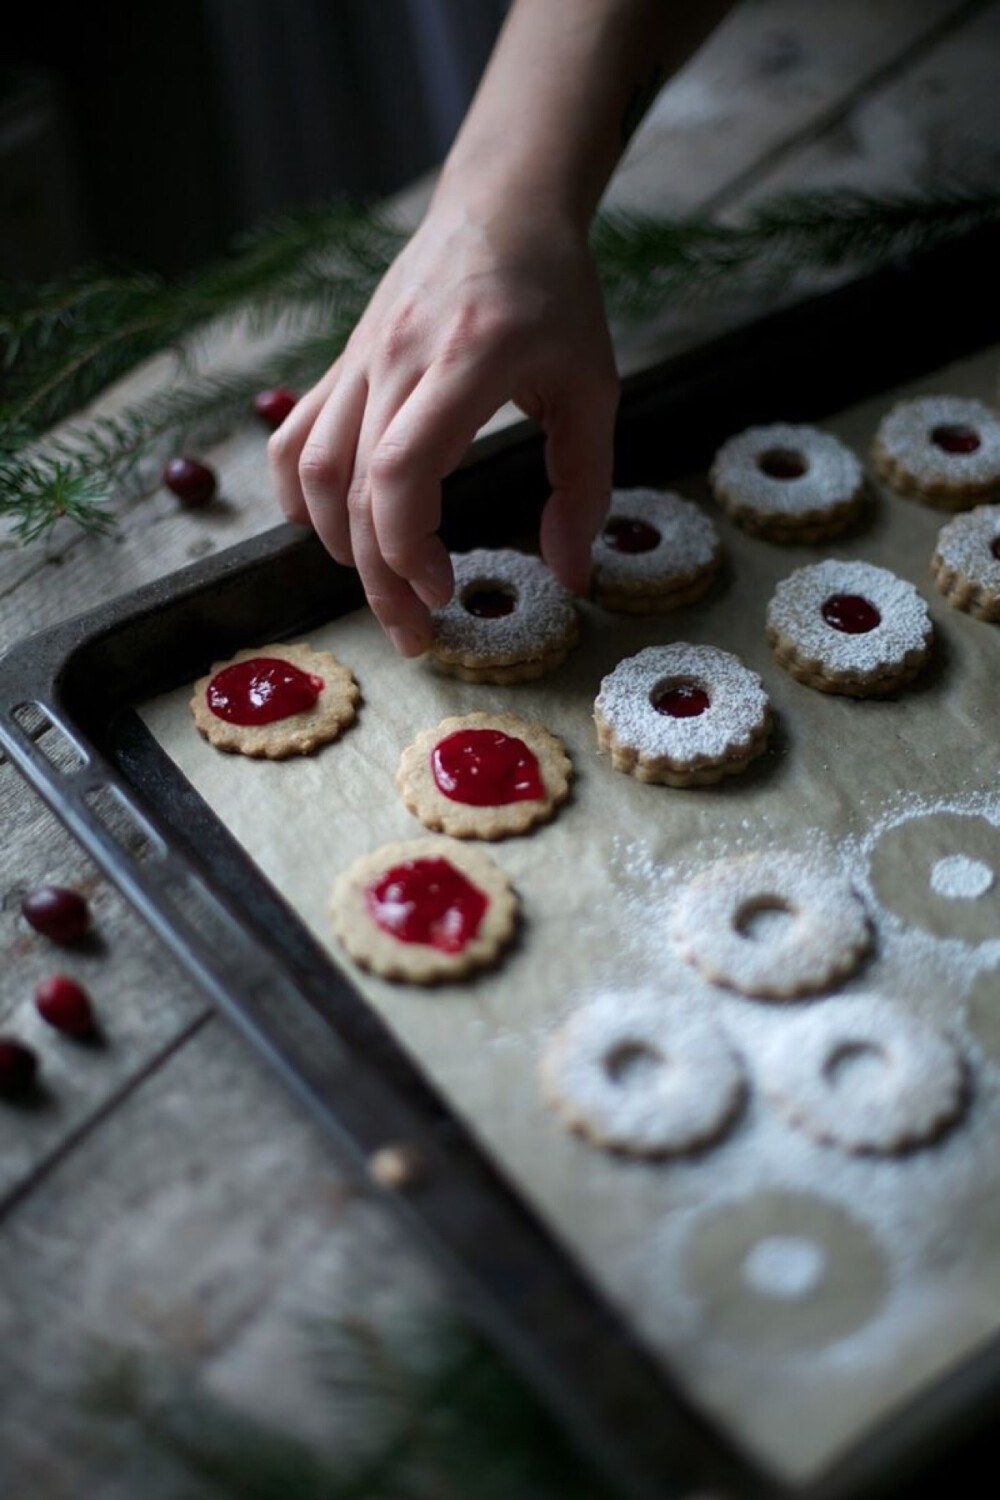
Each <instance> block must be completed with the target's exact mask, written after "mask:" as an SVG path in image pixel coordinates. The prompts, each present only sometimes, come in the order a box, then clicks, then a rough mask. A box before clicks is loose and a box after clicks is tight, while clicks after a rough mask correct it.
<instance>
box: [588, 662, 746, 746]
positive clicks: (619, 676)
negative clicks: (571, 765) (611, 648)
mask: <svg viewBox="0 0 1000 1500" xmlns="http://www.w3.org/2000/svg"><path fill="white" fill-rule="evenodd" d="M672 682H691V683H694V684H695V685H696V686H698V687H700V688H702V689H703V691H704V692H705V693H707V695H708V698H709V707H708V708H707V709H706V710H705V711H704V713H701V714H699V715H698V716H697V717H694V718H687V719H674V718H670V717H669V716H668V715H666V714H661V713H658V712H657V710H656V709H655V708H654V707H653V704H652V702H651V697H652V695H653V693H654V691H655V690H656V689H657V688H660V687H663V686H666V685H668V684H670V683H672ZM594 706H595V709H596V710H598V711H599V712H600V714H601V715H602V717H603V718H604V719H605V721H606V722H607V724H608V725H609V726H610V728H611V729H612V730H613V731H614V733H615V735H616V737H617V739H618V741H619V742H620V743H621V744H622V745H626V746H628V747H629V748H631V749H634V750H636V751H638V753H639V754H640V755H645V756H648V757H650V758H652V759H659V758H667V759H670V760H677V761H685V762H688V761H690V762H692V763H697V762H698V761H700V760H702V759H705V760H719V759H721V758H723V757H724V756H726V755H728V754H729V753H730V752H733V751H736V750H740V749H743V748H744V747H745V746H747V745H749V744H750V743H751V742H752V741H753V740H754V739H755V738H756V737H757V736H758V735H759V733H760V731H761V728H762V727H763V724H764V722H765V719H766V717H767V712H768V697H767V693H766V692H765V691H764V686H763V683H762V682H761V680H760V678H759V677H758V676H757V674H756V672H751V671H750V669H749V667H745V666H744V665H743V663H742V662H741V661H740V659H739V657H737V656H734V655H733V654H732V653H731V652H729V651H721V650H719V648H718V647H716V646H694V645H688V644H685V643H677V644H674V645H670V646H647V647H646V648H645V650H643V651H640V652H638V653H637V654H636V655H635V656H629V657H626V658H625V660H624V661H620V662H619V663H618V665H617V666H616V667H615V669H614V671H613V672H610V673H609V674H608V676H607V677H605V678H604V681H603V682H602V683H601V690H600V692H599V693H598V695H597V702H596V703H595V705H594Z"/></svg>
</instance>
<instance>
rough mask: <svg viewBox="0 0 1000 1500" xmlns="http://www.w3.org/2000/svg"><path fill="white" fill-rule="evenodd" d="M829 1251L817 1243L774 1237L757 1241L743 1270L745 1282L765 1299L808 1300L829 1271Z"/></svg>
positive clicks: (786, 1235)
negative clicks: (827, 1265)
mask: <svg viewBox="0 0 1000 1500" xmlns="http://www.w3.org/2000/svg"><path fill="white" fill-rule="evenodd" d="M826 1260H827V1257H826V1251H825V1250H824V1249H823V1247H822V1245H819V1244H817V1243H816V1242H815V1241H814V1240H806V1239H802V1238H800V1237H799V1236H797V1235H789V1234H781V1235H778V1234H774V1235H768V1236H767V1238H766V1239H763V1240H758V1241H757V1243H756V1245H754V1246H753V1247H752V1248H751V1250H750V1253H749V1254H748V1255H747V1257H746V1259H745V1260H744V1262H743V1265H742V1267H741V1270H742V1275H743V1280H744V1281H745V1282H746V1283H747V1285H748V1286H749V1287H751V1288H752V1289H753V1290H754V1291H755V1292H759V1293H760V1294H761V1296H764V1297H775V1298H777V1299H779V1300H781V1301H788V1300H792V1299H797V1298H800V1297H808V1295H809V1293H810V1292H813V1291H815V1290H816V1288H817V1287H818V1286H819V1284H820V1282H821V1281H822V1279H823V1272H824V1270H825V1269H826Z"/></svg>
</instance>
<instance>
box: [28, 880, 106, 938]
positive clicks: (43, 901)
mask: <svg viewBox="0 0 1000 1500" xmlns="http://www.w3.org/2000/svg"><path fill="white" fill-rule="evenodd" d="M21 915H22V916H23V917H24V920H25V921H26V922H27V923H28V925H29V926H30V927H33V928H34V929H35V931H36V932H40V933H41V934H42V936H43V937H47V938H51V939H52V941H53V942H54V943H78V942H79V941H80V939H81V938H82V937H83V935H84V933H85V932H86V931H87V928H88V927H89V926H90V911H89V909H88V907H87V903H86V901H84V899H83V897H82V896H81V895H80V893H79V891H71V890H68V889H67V888H66V887H65V886H61V885H41V886H39V887H38V890H37V891H31V892H30V894H29V895H27V896H25V898H24V900H23V901H22V902H21Z"/></svg>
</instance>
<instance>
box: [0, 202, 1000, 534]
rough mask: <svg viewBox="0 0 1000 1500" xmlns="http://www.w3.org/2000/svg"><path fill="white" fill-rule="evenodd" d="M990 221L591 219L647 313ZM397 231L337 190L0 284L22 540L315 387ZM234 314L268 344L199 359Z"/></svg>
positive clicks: (883, 206)
mask: <svg viewBox="0 0 1000 1500" xmlns="http://www.w3.org/2000/svg"><path fill="white" fill-rule="evenodd" d="M997 223H1000V194H997V193H996V192H995V191H986V190H977V189H974V188H955V189H946V190H939V191H937V192H934V193H932V194H909V195H904V194H896V195H891V196H878V195H872V194H868V193H861V192H856V191H853V190H846V189H838V190H833V191H818V192H807V193H789V194H783V195H781V196H779V197H776V198H772V199H769V200H766V201H764V202H762V203H759V204H757V205H755V206H751V207H750V208H749V209H747V210H745V211H744V212H743V213H741V215H740V216H739V217H738V218H736V219H734V220H733V221H732V222H720V221H717V220H714V219H709V218H704V217H687V218H653V217H649V216H642V215H637V214H622V213H613V214H605V215H602V216H599V217H598V219H597V221H596V223H595V226H594V231H593V246H594V251H595V255H596V258H597V262H598V266H599V269H600V272H601V276H602V281H603V284H604V288H605V293H606V297H607V301H608V306H609V309H610V310H611V312H612V313H613V314H616V315H621V316H629V317H633V318H638V317H646V316H650V315H652V314H654V313H656V312H658V311H661V310H663V309H664V308H666V307H669V306H673V305H676V304H677V303H679V302H680V301H681V300H684V299H687V300H691V299H695V298H697V297H699V296H706V295H710V294H718V293H719V291H720V288H721V289H724V290H725V293H726V295H736V294H740V293H745V292H747V291H751V290H753V291H757V290H761V289H766V290H768V291H771V292H774V291H778V290H782V289H785V288H788V287H791V286H794V284H795V282H796V281H797V279H798V278H800V277H801V276H802V275H803V274H805V273H807V272H811V273H813V274H815V273H817V272H819V273H836V272H842V271H844V270H846V269H854V270H861V271H867V270H871V269H874V268H876V267H878V266H880V265H884V264H886V263H889V262H893V261H899V260H901V259H905V258H906V257H908V256H911V255H914V254H916V253H920V252H923V251H926V250H930V249H933V248H934V247H936V246H938V245H941V244H943V243H945V242H946V241H948V240H952V239H955V238H957V237H958V236H960V235H964V234H967V233H969V232H971V231H972V230H974V229H978V228H982V227H983V226H985V225H996V224H997ZM403 242H404V236H403V234H402V232H401V231H400V230H398V229H397V228H395V227H394V226H392V225H391V224H389V223H388V222H387V221H386V220H385V219H384V218H382V217H381V216H380V215H379V214H377V213H374V212H372V211H370V210H367V209H363V208H359V207H357V206H354V205H349V204H348V205H345V204H342V203H335V204H333V205H329V206H325V207H321V208H318V209H314V210H312V211H310V212H307V213H304V214H300V215H297V216H289V217H285V218H282V219H280V220H277V221H272V222H271V223H269V224H267V225H265V226H264V227H263V228H262V229H260V230H257V231H255V232H254V233H252V234H248V235H246V236H244V238H243V239H242V240H241V241H240V242H239V243H238V245H237V246H236V247H235V249H234V253H233V254H232V255H231V256H230V257H228V258H227V259H225V260H223V261H221V262H219V263H218V264H216V265H212V266H209V267H208V268H206V269H203V270H200V271H198V272H196V273H193V274H192V275H190V276H188V277H185V278H182V279H181V280H179V281H177V282H176V283H168V282H166V281H164V280H163V279H162V278H161V277H157V276H151V275H146V274H128V275H109V274H107V273H106V272H97V271H93V270H85V271H80V272H78V273H76V274H75V275H73V276H71V277H69V278H68V279H66V280H64V281H63V282H61V283H59V284H53V285H51V286H48V287H44V288H42V289H41V291H34V292H32V293H30V294H25V293H21V294H18V293H16V292H13V291H10V290H7V291H6V292H5V293H3V294H2V295H0V344H2V349H3V354H2V368H0V380H2V385H0V392H2V402H0V516H8V517H10V518H11V521H12V524H13V529H14V531H15V534H16V535H17V536H18V537H19V538H20V539H21V540H22V541H32V540H35V539H36V538H38V537H40V536H43V535H45V534H46V533H47V532H48V531H49V530H50V529H51V528H52V526H54V525H55V524H56V522H57V521H58V520H60V519H61V518H64V517H65V518H68V519H70V520H72V521H74V522H76V523H77V524H78V525H79V526H81V527H83V528H84V529H86V530H90V531H95V532H101V531H104V530H107V529H108V527H109V525H110V524H111V521H110V517H109V511H108V508H107V507H108V505H109V502H110V500H111V498H112V496H126V497H127V496H129V495H134V494H136V493H141V492H143V490H146V489H149V488H151V487H152V485H153V484H154V483H155V477H156V474H157V472H158V468H159V464H160V462H161V461H162V458H163V457H164V456H165V455H166V453H167V452H168V451H169V449H171V448H173V449H174V451H177V450H179V449H180V448H181V447H183V446H184V445H186V444H188V443H191V442H194V441H200V442H209V441H211V440H213V439H214V438H217V437H219V436H220V435H221V434H222V433H223V432H225V431H227V430H229V429H231V428H232V427H233V426H234V425H236V424H238V423H239V422H240V421H241V420H244V419H245V418H246V416H247V414H248V413H249V411H250V405H251V401H252V398H253V396H254V394H255V393H256V392H257V391H258V390H261V389H263V388H265V387H267V386H271V385H279V384H291V385H299V386H302V385H307V384H310V383H311V382H312V381H313V380H314V379H315V378H316V376H317V375H319V374H320V373H321V372H322V371H323V370H324V369H325V368H326V367H327V366H328V365H329V363H330V362H331V361H332V360H333V359H334V358H335V356H336V355H337V353H339V351H340V350H341V349H342V348H343V346H344V344H345V343H346V341H347V339H348V337H349V336H350V333H351V330H352V328H353V327H354V325H355V323H356V321H357V319H358V318H359V316H360V315H361V313H362V311H363V309H364V307H365V305H366V303H367V301H368V298H369V296H370V295H371V292H372V290H373V289H374V287H375V286H376V285H377V283H378V281H379V279H380V278H381V276H382V275H383V273H384V272H385V270H386V269H387V267H388V266H389V265H390V264H391V262H392V260H393V258H394V257H395V255H396V253H397V252H398V250H399V249H400V247H401V246H402V244H403ZM234 321H242V322H243V324H244V325H245V326H246V327H247V328H248V330H249V331H250V332H251V333H252V334H253V335H255V336H258V337H262V336H264V335H274V334H275V333H276V332H278V333H280V336H281V342H280V345H279V347H277V349H276V352H273V353H271V354H268V355H266V356H262V357H261V359H260V361H259V362H258V363H256V364H255V365H248V366H245V367H243V368H241V369H239V370H234V371H228V372H222V373H216V374H212V375H201V374H198V373H197V372H196V371H195V370H194V369H193V367H192V364H191V362H190V360H189V358H188V355H189V352H190V350H191V349H192V347H193V346H197V341H198V339H197V336H198V335H199V334H205V333H207V332H208V331H210V330H214V329H218V328H220V327H224V326H225V325H226V324H227V323H231V322H234ZM167 350H174V351H175V352H176V354H177V358H178V370H177V372H176V373H175V374H174V375H173V376H172V377H171V378H169V379H167V380H165V382H164V386H163V388H162V389H161V390H160V391H159V392H158V393H156V394H155V395H154V396H152V397H149V398H146V399H144V400H142V401H139V402H137V403H134V404H133V405H131V406H129V407H127V408H126V409H125V410H124V411H123V412H122V413H120V414H119V415H118V416H115V417H100V418H95V419H92V420H91V421H89V422H84V423H78V424H76V425H74V426H72V427H70V428H69V429H68V430H65V431H63V432H62V433H61V434H60V435H59V436H58V437H57V438H53V437H51V436H46V433H47V431H48V429H49V427H50V426H51V425H52V424H53V423H54V422H55V421H57V420H60V419H62V418H64V417H65V416H66V415H67V414H68V413H71V412H73V411H75V410H78V409H79V408H80V407H82V406H84V405H86V404H87V403H88V402H89V401H91V400H92V399H93V398H94V397H95V396H96V395H98V394H99V393H100V392H101V391H102V390H103V389H105V388H106V386H107V385H108V384H110V383H111V382H112V381H114V380H116V379H118V378H120V377H121V376H123V375H124V374H126V373H127V372H128V371H129V370H131V369H133V368H135V366H136V365H137V364H139V363H141V362H142V361H143V360H145V359H147V358H148V357H149V356H151V355H153V354H159V353H163V352H164V351H167Z"/></svg>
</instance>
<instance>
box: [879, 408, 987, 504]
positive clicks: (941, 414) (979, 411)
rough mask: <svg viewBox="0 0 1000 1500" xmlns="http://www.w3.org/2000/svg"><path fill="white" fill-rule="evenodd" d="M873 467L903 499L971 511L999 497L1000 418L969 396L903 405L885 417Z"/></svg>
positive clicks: (880, 429)
mask: <svg viewBox="0 0 1000 1500" xmlns="http://www.w3.org/2000/svg"><path fill="white" fill-rule="evenodd" d="M872 463H873V464H874V466H875V469H876V471H877V473H879V474H880V475H881V476H882V478H883V479H884V480H885V481H886V483H887V484H890V485H892V487H893V489H895V490H898V491H899V492H900V494H903V495H911V496H912V497H913V498H914V499H916V500H922V501H923V502H924V504H925V505H934V506H937V507H938V509H940V510H968V509H969V507H970V506H972V505H975V504H976V502H977V501H979V500H988V499H990V498H993V497H996V496H997V495H998V494H1000V417H998V416H997V414H996V412H995V411H991V409H990V408H989V407H988V406H986V405H984V404H983V402H982V401H975V400H972V399H971V398H969V397H967V396H921V397H918V399H917V400H915V401H901V402H900V403H899V405H898V406H894V407H893V408H892V410H891V411H890V412H889V413H888V415H887V416H885V417H883V418H882V421H881V424H880V425H879V429H878V432H877V433H876V435H875V446H874V448H873V449H872Z"/></svg>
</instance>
